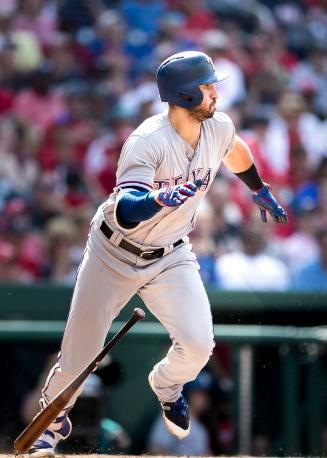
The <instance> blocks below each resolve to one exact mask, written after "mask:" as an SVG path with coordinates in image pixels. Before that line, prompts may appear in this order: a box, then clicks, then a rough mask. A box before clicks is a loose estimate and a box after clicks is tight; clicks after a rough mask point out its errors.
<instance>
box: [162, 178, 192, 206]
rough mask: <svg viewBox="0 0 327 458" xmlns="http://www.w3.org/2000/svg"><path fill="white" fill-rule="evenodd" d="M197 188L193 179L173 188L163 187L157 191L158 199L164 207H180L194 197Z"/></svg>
mask: <svg viewBox="0 0 327 458" xmlns="http://www.w3.org/2000/svg"><path fill="white" fill-rule="evenodd" d="M197 189H198V187H197V185H196V184H195V183H192V182H191V181H187V182H186V183H184V184H182V185H176V186H172V187H171V188H162V189H159V190H158V191H157V195H156V201H157V203H158V204H160V205H162V206H163V207H178V206H179V205H182V204H183V203H184V202H186V201H187V199H189V198H190V197H193V196H194V195H195V193H196V191H197Z"/></svg>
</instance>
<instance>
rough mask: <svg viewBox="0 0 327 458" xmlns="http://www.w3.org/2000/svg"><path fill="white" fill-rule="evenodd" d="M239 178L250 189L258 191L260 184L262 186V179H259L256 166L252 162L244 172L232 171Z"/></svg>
mask: <svg viewBox="0 0 327 458" xmlns="http://www.w3.org/2000/svg"><path fill="white" fill-rule="evenodd" d="M234 175H236V176H237V177H238V178H239V179H240V180H242V181H243V183H245V184H246V185H247V186H248V187H249V188H250V189H251V191H258V190H259V189H260V188H262V186H264V183H263V181H262V180H261V178H260V176H259V174H258V171H257V168H256V166H255V165H254V164H252V165H251V167H250V168H249V169H247V170H245V171H244V172H238V173H234Z"/></svg>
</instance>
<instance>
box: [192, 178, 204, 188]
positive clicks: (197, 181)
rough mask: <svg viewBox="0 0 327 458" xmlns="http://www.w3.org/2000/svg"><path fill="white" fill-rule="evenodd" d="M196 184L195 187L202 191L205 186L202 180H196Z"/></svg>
mask: <svg viewBox="0 0 327 458" xmlns="http://www.w3.org/2000/svg"><path fill="white" fill-rule="evenodd" d="M194 184H195V186H196V187H197V188H198V189H200V188H201V186H202V185H203V180H200V179H198V180H195V181H194Z"/></svg>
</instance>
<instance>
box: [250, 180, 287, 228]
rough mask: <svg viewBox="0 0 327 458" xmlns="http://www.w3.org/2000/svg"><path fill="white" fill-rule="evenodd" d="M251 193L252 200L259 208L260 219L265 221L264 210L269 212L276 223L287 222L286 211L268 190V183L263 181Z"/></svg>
mask: <svg viewBox="0 0 327 458" xmlns="http://www.w3.org/2000/svg"><path fill="white" fill-rule="evenodd" d="M251 194H252V197H253V200H254V202H255V203H256V204H257V206H258V207H259V209H260V214H261V220H262V221H263V222H264V223H266V222H267V214H266V212H268V213H270V215H271V217H272V218H273V220H274V221H275V222H276V223H282V224H285V223H287V213H286V211H285V210H284V209H283V207H281V206H280V205H279V203H278V202H277V200H276V199H275V197H274V196H273V195H272V193H271V192H270V186H269V184H267V183H265V184H264V186H262V188H260V189H259V190H258V191H252V192H251Z"/></svg>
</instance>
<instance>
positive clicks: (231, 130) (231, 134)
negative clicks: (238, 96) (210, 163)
mask: <svg viewBox="0 0 327 458" xmlns="http://www.w3.org/2000/svg"><path fill="white" fill-rule="evenodd" d="M228 128H229V138H230V139H229V142H228V144H227V148H226V152H225V155H226V154H228V153H229V152H230V151H231V149H232V148H233V146H234V140H235V126H234V123H233V121H232V120H231V119H230V123H228Z"/></svg>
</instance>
